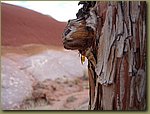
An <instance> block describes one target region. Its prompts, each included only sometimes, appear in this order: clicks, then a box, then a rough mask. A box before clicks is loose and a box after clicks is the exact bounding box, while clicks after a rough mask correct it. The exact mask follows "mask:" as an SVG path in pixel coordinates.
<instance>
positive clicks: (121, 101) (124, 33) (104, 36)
mask: <svg viewBox="0 0 150 114" xmlns="http://www.w3.org/2000/svg"><path fill="white" fill-rule="evenodd" d="M79 4H83V7H82V8H81V9H79V11H78V13H77V19H74V21H69V22H68V26H67V27H66V29H65V30H64V35H63V43H64V47H65V48H66V49H72V50H74V49H78V50H79V52H80V53H81V54H82V55H84V56H86V57H87V59H88V69H89V82H90V102H89V108H90V109H91V110H145V109H146V63H145V61H146V55H147V53H146V40H147V39H146V2H127V1H125V2H96V3H92V2H89V1H85V2H79ZM71 22H72V23H71ZM77 22H78V26H79V27H78V26H77V25H76V23H77ZM82 22H85V23H84V25H83V24H82ZM69 25H71V27H70V26H69ZM80 25H83V26H84V27H82V28H86V27H89V28H90V29H88V30H87V31H86V32H85V33H84V32H83V34H85V36H86V34H89V33H90V32H92V33H94V34H93V35H92V37H91V40H90V41H89V38H88V37H87V36H86V37H84V36H82V35H80V32H81V31H82V29H80ZM68 30H69V32H68ZM74 33H76V34H75V35H74ZM64 36H65V38H64ZM77 38H78V40H77ZM83 38H84V40H85V41H84V42H82V39H83ZM67 39H68V40H67ZM70 40H71V43H72V42H74V43H73V44H70ZM66 42H67V43H66ZM85 42H88V43H87V46H84V47H85V48H83V47H82V43H83V45H84V43H85ZM68 47H69V48H68ZM74 47H76V48H74Z"/></svg>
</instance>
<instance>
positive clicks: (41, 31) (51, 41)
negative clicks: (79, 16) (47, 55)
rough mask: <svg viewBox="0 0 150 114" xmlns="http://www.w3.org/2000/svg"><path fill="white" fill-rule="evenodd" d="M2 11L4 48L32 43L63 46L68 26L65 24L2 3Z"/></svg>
mask: <svg viewBox="0 0 150 114" xmlns="http://www.w3.org/2000/svg"><path fill="white" fill-rule="evenodd" d="M1 11H2V12H1V29H2V30H1V33H2V40H1V41H2V45H3V46H20V45H23V44H31V43H34V44H45V45H55V46H62V43H61V34H62V32H63V29H64V27H65V25H66V23H65V22H59V21H57V20H55V19H53V18H52V17H50V16H46V15H42V14H40V13H37V12H35V11H32V10H29V9H26V8H23V7H19V6H15V5H9V4H5V3H1ZM56 13H57V12H56Z"/></svg>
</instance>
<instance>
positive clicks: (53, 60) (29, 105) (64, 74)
mask: <svg viewBox="0 0 150 114" xmlns="http://www.w3.org/2000/svg"><path fill="white" fill-rule="evenodd" d="M1 7H2V40H1V41H2V46H1V48H2V55H1V68H2V74H1V83H2V84H1V85H2V88H1V99H2V100H1V101H2V109H3V110H74V109H78V107H80V106H82V105H83V106H84V107H83V108H84V109H87V107H85V106H87V105H84V104H87V102H88V89H85V88H88V86H85V88H84V87H83V85H82V84H84V85H87V84H86V83H87V80H86V81H84V82H83V79H82V77H83V76H84V77H83V78H86V77H85V70H86V69H85V68H86V65H85V66H84V65H82V64H81V62H80V57H79V54H78V52H77V51H74V52H72V51H66V50H64V49H63V48H62V42H61V41H62V40H61V34H62V31H63V29H64V26H65V25H66V23H61V22H58V21H56V20H54V19H53V18H52V17H49V16H46V15H42V14H40V13H37V12H34V11H32V10H28V9H25V8H22V7H17V6H14V5H9V4H4V3H2V4H1ZM80 96H81V97H82V99H81V98H79V97H80ZM80 109H82V107H81V108H80Z"/></svg>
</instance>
